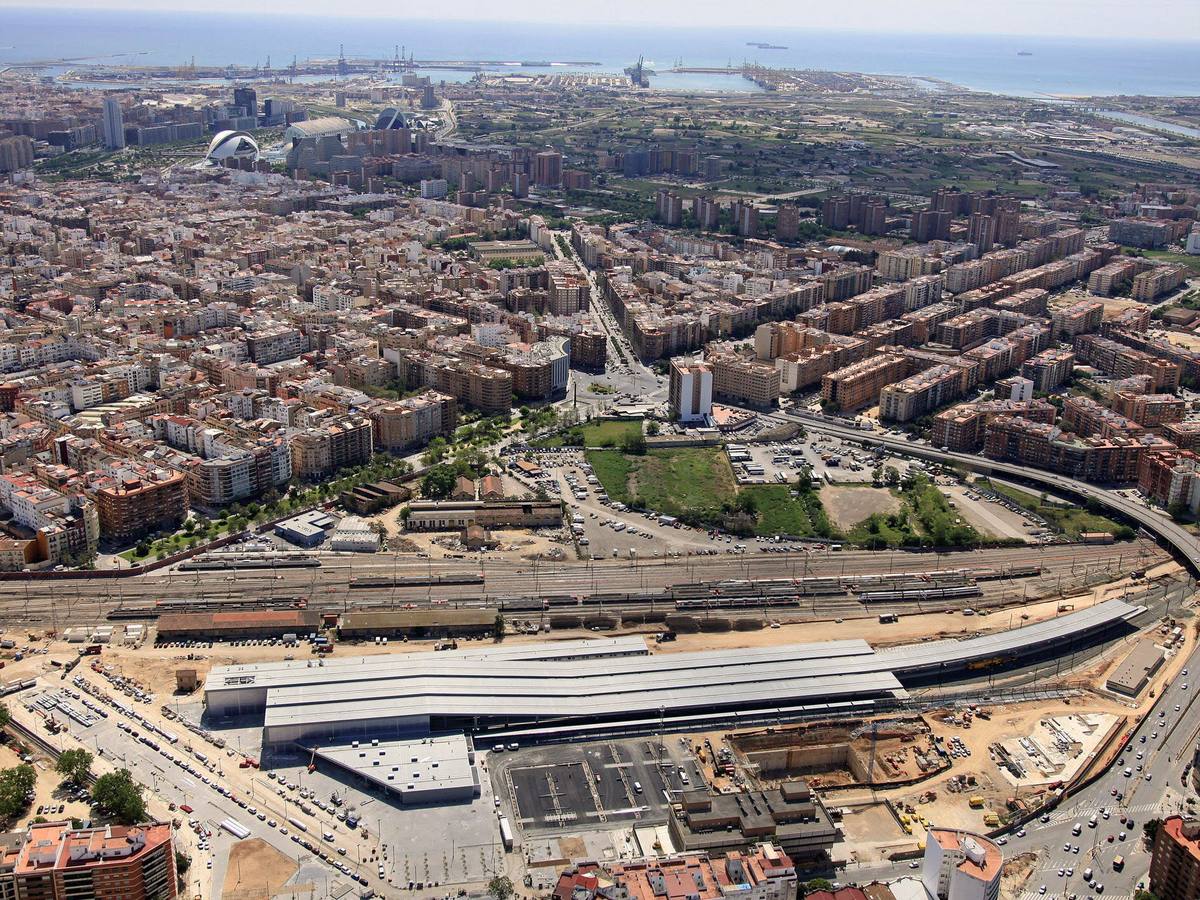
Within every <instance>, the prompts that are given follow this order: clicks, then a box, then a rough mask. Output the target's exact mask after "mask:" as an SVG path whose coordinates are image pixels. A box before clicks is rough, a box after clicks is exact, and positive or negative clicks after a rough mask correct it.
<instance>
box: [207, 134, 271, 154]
mask: <svg viewBox="0 0 1200 900" xmlns="http://www.w3.org/2000/svg"><path fill="white" fill-rule="evenodd" d="M204 156H205V159H209V160H212V161H213V162H221V161H222V160H226V159H258V143H257V142H256V141H255V140H254V138H252V137H251V136H250V135H249V134H247V133H246V132H244V131H218V132H217V133H216V134H215V135H213V139H212V140H211V141H210V142H209V144H208V151H207V152H206V153H205V154H204Z"/></svg>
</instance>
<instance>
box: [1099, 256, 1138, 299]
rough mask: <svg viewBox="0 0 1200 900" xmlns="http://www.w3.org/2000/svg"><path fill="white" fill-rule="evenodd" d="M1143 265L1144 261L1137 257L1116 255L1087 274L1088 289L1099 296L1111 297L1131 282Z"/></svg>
mask: <svg viewBox="0 0 1200 900" xmlns="http://www.w3.org/2000/svg"><path fill="white" fill-rule="evenodd" d="M1144 266H1145V262H1144V261H1143V260H1140V259H1138V258H1137V257H1134V256H1118V257H1117V258H1116V259H1114V260H1112V262H1109V263H1105V264H1104V265H1103V266H1101V267H1100V268H1099V269H1097V270H1096V271H1094V272H1093V273H1092V274H1091V275H1089V276H1088V291H1089V292H1091V293H1093V294H1099V295H1100V296H1101V297H1111V296H1112V295H1113V294H1116V293H1119V292H1120V291H1121V290H1122V289H1123V288H1124V287H1125V286H1126V285H1127V284H1129V283H1130V282H1132V281H1133V277H1134V276H1135V275H1136V274H1137V273H1138V272H1139V271H1141V269H1142V268H1143V267H1144Z"/></svg>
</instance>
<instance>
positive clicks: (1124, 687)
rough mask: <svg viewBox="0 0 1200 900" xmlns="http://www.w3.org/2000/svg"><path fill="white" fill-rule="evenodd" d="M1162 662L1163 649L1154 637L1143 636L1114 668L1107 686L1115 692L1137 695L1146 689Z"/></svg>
mask: <svg viewBox="0 0 1200 900" xmlns="http://www.w3.org/2000/svg"><path fill="white" fill-rule="evenodd" d="M1162 664H1163V651H1162V649H1161V648H1159V647H1156V646H1155V645H1154V641H1153V640H1152V639H1150V638H1142V640H1140V641H1138V642H1137V645H1136V646H1135V647H1134V648H1133V649H1132V650H1130V651H1129V653H1128V654H1126V656H1125V658H1124V659H1123V660H1121V664H1120V665H1119V666H1117V667H1116V668H1115V669H1114V670H1113V673H1112V675H1110V676H1109V677H1108V682H1107V683H1106V685H1105V686H1106V687H1107V688H1108V689H1109V690H1110V691H1112V692H1114V693H1117V694H1124V695H1125V696H1126V697H1136V696H1137V695H1138V694H1140V693H1141V692H1142V691H1143V690H1145V688H1146V685H1147V684H1148V683H1149V682H1150V679H1151V678H1153V677H1154V673H1155V672H1157V671H1158V670H1159V667H1160V666H1162Z"/></svg>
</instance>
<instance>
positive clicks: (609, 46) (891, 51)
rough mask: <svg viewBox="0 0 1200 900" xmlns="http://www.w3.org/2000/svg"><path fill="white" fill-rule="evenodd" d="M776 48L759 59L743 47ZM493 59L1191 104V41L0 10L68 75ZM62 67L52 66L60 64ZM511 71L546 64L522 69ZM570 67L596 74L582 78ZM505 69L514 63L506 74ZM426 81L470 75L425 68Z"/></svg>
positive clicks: (0, 61)
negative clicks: (816, 75)
mask: <svg viewBox="0 0 1200 900" xmlns="http://www.w3.org/2000/svg"><path fill="white" fill-rule="evenodd" d="M759 42H761V43H769V44H772V45H776V46H778V47H780V48H785V49H761V48H758V47H755V46H752V44H753V43H759ZM401 46H402V47H403V48H404V50H405V52H406V53H409V52H411V53H412V54H414V55H415V57H416V58H417V59H418V60H420V59H427V60H433V59H436V60H448V59H454V60H492V61H495V62H496V63H498V64H499V65H497V66H493V67H490V68H493V69H498V70H510V71H525V72H546V71H559V72H562V71H575V70H578V71H591V72H617V73H619V72H621V71H622V70H623V69H624V68H625V67H626V66H629V65H632V64H633V63H635V62H636V61H637V60H638V58H639V57H641V58H643V59H644V60H645V66H646V68H648V69H651V70H654V71H656V72H659V73H660V74H656V75H652V76H651V79H650V81H651V86H652V87H659V88H664V89H672V90H696V91H753V90H756V88H755V86H754V85H753V84H752V83H751V82H749V81H748V80H746V79H744V78H742V77H741V76H738V75H734V76H730V75H723V74H716V75H713V74H682V73H680V74H672V73H667V72H665V71H664V70H666V69H669V68H671V67H673V66H675V65H678V64H680V63H681V64H682V65H684V66H692V67H719V66H727V65H734V66H738V65H741V64H742V63H746V62H749V63H758V64H762V65H765V66H773V67H787V68H802V69H819V70H827V71H839V72H867V73H874V74H882V75H906V76H914V77H919V78H926V79H931V80H933V81H934V82H936V81H943V82H950V83H953V84H956V85H959V86H962V87H967V88H971V89H974V90H978V91H984V92H990V93H997V94H1006V95H1013V96H1023V97H1071V96H1113V95H1121V94H1126V95H1131V94H1141V95H1151V96H1197V95H1200V68H1198V67H1197V64H1196V60H1197V59H1200V40H1198V41H1190V42H1184V41H1179V42H1162V41H1137V40H1098V39H1097V40H1084V39H1079V38H1066V37H1064V38H1057V37H1013V36H1003V35H952V34H951V35H946V34H941V35H920V34H871V33H864V32H849V31H844V32H833V31H806V30H801V29H781V28H754V29H751V28H728V29H720V30H717V29H697V28H667V27H648V26H640V27H636V28H634V27H618V26H612V27H607V26H561V25H544V24H534V23H528V22H459V21H455V22H434V21H427V20H419V21H417V20H404V19H366V18H324V17H315V16H298V15H288V16H281V15H274V14H239V13H230V12H225V11H222V12H213V13H207V12H204V13H200V12H179V13H174V12H142V11H127V10H120V11H117V10H112V11H105V10H68V9H38V8H21V7H0V67H2V66H3V65H4V64H6V63H7V64H11V63H27V62H31V61H46V62H47V63H52V62H58V64H57V65H53V66H48V67H47V69H46V71H47V72H48V73H49V74H56V73H60V72H62V71H64V70H65V69H66V68H69V67H70V66H71V65H72V64H76V65H82V64H97V63H109V64H129V65H138V64H157V65H163V64H174V65H179V64H186V63H188V62H191V61H193V60H194V61H195V63H196V64H197V65H206V66H216V65H239V66H254V65H259V66H262V65H265V64H266V63H267V62H268V60H269V61H270V64H271V66H272V67H274V68H282V67H285V66H287V65H288V64H289V63H290V62H291V61H292V59H293V57H295V58H297V59H298V60H300V61H303V60H305V59H310V58H314V59H315V58H322V59H332V58H336V57H337V55H338V53H339V51H341V52H344V53H345V55H346V56H347V57H348V58H355V57H370V58H390V57H392V56H393V55H394V54H395V52H396V49H397V48H398V47H401ZM59 61H65V62H59ZM521 62H544V63H551V64H553V65H550V66H530V67H522V66H520V65H519V64H520V63H521ZM572 63H576V64H577V63H597V64H598V65H596V66H586V67H581V66H578V65H572ZM513 64H517V65H513ZM428 74H431V75H432V76H433V77H434V80H435V81H462V80H466V79H469V78H470V77H472V74H473V73H470V72H461V71H447V70H430V71H429V73H428Z"/></svg>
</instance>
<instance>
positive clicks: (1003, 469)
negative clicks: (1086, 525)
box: [781, 413, 1200, 576]
mask: <svg viewBox="0 0 1200 900" xmlns="http://www.w3.org/2000/svg"><path fill="white" fill-rule="evenodd" d="M781 415H782V417H783V418H785V419H787V420H788V421H791V422H796V423H797V424H799V425H803V426H804V427H805V428H807V429H809V430H810V431H815V432H818V433H819V434H827V435H831V436H833V437H838V438H842V439H844V440H849V441H857V442H858V443H860V444H864V445H870V446H875V447H886V448H887V449H889V450H894V451H896V452H897V453H901V454H905V455H907V456H914V457H917V458H919V459H925V460H929V461H931V462H940V463H953V464H955V465H959V466H962V467H963V468H965V469H969V470H970V471H972V472H979V473H981V474H984V475H1003V476H1006V477H1008V478H1015V479H1018V480H1020V481H1023V482H1026V483H1029V484H1034V485H1037V486H1038V487H1039V488H1043V489H1045V490H1047V491H1054V492H1056V493H1059V494H1063V493H1065V494H1068V495H1070V496H1071V497H1074V498H1077V499H1081V500H1085V501H1086V500H1094V501H1096V502H1097V503H1099V504H1100V505H1101V506H1103V507H1105V508H1106V509H1108V510H1110V511H1112V512H1114V513H1116V514H1117V515H1119V516H1120V517H1121V518H1123V519H1126V520H1128V521H1130V522H1136V523H1137V524H1138V525H1140V526H1141V527H1142V528H1144V529H1145V530H1146V531H1147V532H1149V533H1150V534H1152V535H1154V536H1155V537H1156V538H1158V540H1159V541H1160V542H1161V543H1163V544H1165V545H1166V546H1167V548H1169V549H1170V550H1171V551H1172V552H1173V553H1174V554H1175V556H1176V557H1177V558H1178V559H1179V561H1180V562H1182V563H1184V564H1185V565H1186V566H1187V567H1188V569H1190V570H1191V572H1192V574H1193V575H1198V576H1200V539H1198V538H1197V537H1196V536H1195V535H1193V534H1192V533H1190V532H1189V531H1188V530H1187V529H1186V528H1184V527H1183V526H1181V525H1179V524H1177V523H1176V522H1173V521H1171V520H1170V519H1169V518H1167V517H1166V516H1164V515H1162V514H1160V513H1158V512H1155V511H1154V510H1152V509H1147V508H1146V506H1145V505H1144V504H1142V503H1140V502H1138V501H1136V500H1131V499H1129V498H1128V497H1124V496H1122V495H1121V494H1118V493H1116V492H1115V491H1110V490H1107V489H1105V488H1102V487H1099V486H1097V485H1094V484H1088V483H1087V482H1084V481H1077V480H1076V479H1074V478H1068V477H1067V476H1065V475H1059V474H1057V473H1055V472H1044V471H1042V470H1040V469H1033V468H1030V467H1028V466H1021V465H1017V464H1015V463H1007V462H999V461H997V460H993V459H988V458H986V457H984V456H977V455H974V454H970V453H951V452H949V451H948V450H939V449H937V448H936V447H930V446H929V445H928V444H922V443H918V442H916V441H909V440H905V439H903V438H897V437H892V436H891V435H881V434H877V433H876V432H873V431H866V430H864V429H860V428H855V427H854V426H853V425H843V424H840V423H838V422H836V421H832V420H830V419H828V418H822V417H816V416H798V415H793V414H790V413H783V414H781Z"/></svg>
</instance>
